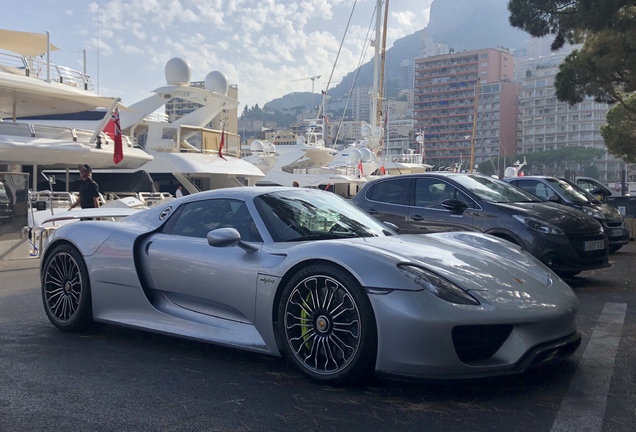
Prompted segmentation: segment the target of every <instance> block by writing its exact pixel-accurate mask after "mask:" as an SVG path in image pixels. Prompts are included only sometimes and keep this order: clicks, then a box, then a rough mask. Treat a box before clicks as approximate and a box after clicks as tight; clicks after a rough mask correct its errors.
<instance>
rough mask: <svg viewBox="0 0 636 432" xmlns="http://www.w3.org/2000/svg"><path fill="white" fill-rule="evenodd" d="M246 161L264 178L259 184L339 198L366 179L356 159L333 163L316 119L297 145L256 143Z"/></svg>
mask: <svg viewBox="0 0 636 432" xmlns="http://www.w3.org/2000/svg"><path fill="white" fill-rule="evenodd" d="M250 151H251V155H250V156H247V157H245V158H244V159H245V160H246V161H249V162H250V163H252V164H254V165H255V166H257V167H259V168H260V169H261V170H262V171H263V172H264V173H265V177H263V178H262V179H261V180H259V181H258V183H257V184H259V185H280V186H292V185H294V184H296V183H297V184H298V186H300V187H311V188H319V189H324V190H330V191H332V192H335V193H337V194H339V195H342V196H346V197H348V196H351V195H354V194H355V193H356V192H357V189H358V188H359V187H361V186H362V184H364V183H365V182H366V181H367V179H366V178H365V177H364V175H362V174H363V170H360V169H359V167H358V162H359V159H358V160H356V161H354V160H349V161H347V162H346V163H341V164H336V163H334V157H335V156H336V155H337V154H338V151H337V150H336V149H332V148H329V147H326V146H325V141H324V124H323V122H322V120H320V119H315V120H312V121H311V122H309V124H308V125H307V127H306V130H305V135H304V136H302V135H301V136H298V138H297V140H296V144H292V145H276V144H275V143H274V142H272V141H260V140H255V141H253V142H252V144H251V146H250Z"/></svg>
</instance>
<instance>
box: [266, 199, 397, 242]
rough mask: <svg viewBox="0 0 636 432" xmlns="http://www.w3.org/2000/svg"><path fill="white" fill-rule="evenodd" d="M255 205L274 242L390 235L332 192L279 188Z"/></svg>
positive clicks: (384, 227) (369, 217) (379, 224)
mask: <svg viewBox="0 0 636 432" xmlns="http://www.w3.org/2000/svg"><path fill="white" fill-rule="evenodd" d="M254 204H255V206H256V209H257V210H258V212H259V214H260V216H261V218H262V219H263V222H264V223H265V225H266V226H267V229H268V231H269V232H270V234H271V236H272V239H273V240H274V241H275V242H285V241H305V240H329V239H339V238H357V237H381V236H387V235H393V232H391V230H390V229H389V228H388V227H387V226H385V225H383V224H382V223H380V222H378V221H376V220H375V219H373V218H372V217H371V216H369V215H367V214H366V213H365V212H363V211H361V210H359V209H358V208H357V207H355V206H354V205H353V204H350V203H349V202H348V201H346V200H345V199H344V198H342V197H339V196H338V195H334V194H332V193H331V192H322V191H316V190H302V189H298V190H281V191H280V192H272V193H268V194H264V195H260V196H258V197H256V199H255V200H254Z"/></svg>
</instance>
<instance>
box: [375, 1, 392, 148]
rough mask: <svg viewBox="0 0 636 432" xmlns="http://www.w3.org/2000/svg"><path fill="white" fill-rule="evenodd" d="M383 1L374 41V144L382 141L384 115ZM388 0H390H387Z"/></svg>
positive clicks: (376, 16) (378, 14)
mask: <svg viewBox="0 0 636 432" xmlns="http://www.w3.org/2000/svg"><path fill="white" fill-rule="evenodd" d="M382 1H383V0H377V3H376V7H375V41H374V43H373V48H374V57H373V59H374V62H373V89H372V91H371V92H372V94H371V137H372V140H373V144H372V145H373V146H374V147H375V146H377V144H378V142H379V141H380V133H379V128H378V126H379V122H380V119H381V117H382V113H381V111H382V104H380V103H379V99H380V94H379V93H378V90H379V89H380V68H381V66H382V63H381V61H380V52H381V49H380V48H381V47H380V45H381V44H380V38H381V36H382ZM387 1H388V0H387Z"/></svg>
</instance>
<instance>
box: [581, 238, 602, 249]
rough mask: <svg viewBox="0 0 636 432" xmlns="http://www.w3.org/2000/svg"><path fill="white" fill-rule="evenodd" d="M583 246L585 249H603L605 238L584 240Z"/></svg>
mask: <svg viewBox="0 0 636 432" xmlns="http://www.w3.org/2000/svg"><path fill="white" fill-rule="evenodd" d="M584 248H585V250H586V251H595V250H600V249H605V240H592V241H586V242H585V243H584Z"/></svg>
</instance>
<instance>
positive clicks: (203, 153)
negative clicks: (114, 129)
mask: <svg viewBox="0 0 636 432" xmlns="http://www.w3.org/2000/svg"><path fill="white" fill-rule="evenodd" d="M165 77H166V85H165V86H162V87H159V88H157V89H155V90H153V91H152V93H153V94H152V95H151V96H149V97H147V98H145V99H143V100H141V101H139V102H137V103H134V104H132V105H130V106H127V107H125V108H124V109H122V110H121V111H120V122H121V128H122V131H123V132H124V134H126V135H128V136H130V137H131V139H132V140H133V141H134V142H135V143H137V145H138V146H139V147H140V148H142V149H143V150H144V151H145V152H147V154H149V155H151V156H152V160H150V161H148V162H146V163H144V164H142V165H140V166H139V167H137V168H136V169H137V170H139V171H144V172H146V173H148V174H150V176H151V177H152V180H153V181H154V186H155V188H156V190H157V191H161V192H170V193H174V191H175V189H176V187H177V185H179V184H181V185H183V187H184V188H185V189H186V190H188V192H190V193H195V192H198V191H199V190H208V189H217V188H223V187H230V186H245V185H253V184H255V183H256V181H258V180H259V179H261V178H262V177H263V172H262V171H261V170H259V169H258V168H257V167H256V166H254V165H253V164H250V163H249V162H246V161H244V160H242V159H241V158H240V157H239V156H240V145H239V137H238V135H236V134H233V133H229V132H227V131H224V130H213V129H210V128H207V127H206V125H207V124H209V123H210V121H212V119H214V118H215V117H216V116H217V115H218V114H219V113H221V112H222V111H223V110H231V109H236V107H237V106H238V104H239V102H238V100H236V99H234V98H232V97H230V96H228V90H229V85H228V82H227V78H226V77H225V75H224V74H222V73H221V72H218V71H212V72H210V73H209V74H208V75H207V76H206V78H205V85H204V87H195V86H192V85H191V72H190V65H189V64H188V62H187V61H185V60H183V59H181V58H172V59H170V60H169V61H168V62H167V63H166V66H165ZM174 100H182V101H187V102H189V103H191V104H193V105H195V106H197V108H196V109H194V110H192V111H191V112H190V113H188V114H186V115H184V116H183V117H181V118H179V119H177V120H175V121H172V122H168V121H167V116H165V115H159V114H157V112H158V110H160V109H161V108H162V107H163V106H164V105H166V104H168V103H170V102H171V101H174ZM91 114H92V116H91V117H92V119H86V117H88V116H84V117H83V118H81V119H80V118H75V119H73V120H72V122H73V123H72V124H74V125H79V124H84V125H93V126H94V125H95V124H98V123H100V122H102V121H103V119H104V118H105V117H104V116H106V115H108V113H107V112H104V111H103V110H102V111H97V112H92V113H91ZM57 121H59V120H57ZM65 122H67V124H68V122H69V120H68V119H67V120H65ZM221 147H222V148H221ZM133 171H135V170H123V171H122V170H120V169H117V170H114V169H96V170H94V174H95V175H98V174H102V175H105V174H108V173H114V174H118V175H121V174H124V173H132V172H133Z"/></svg>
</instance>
